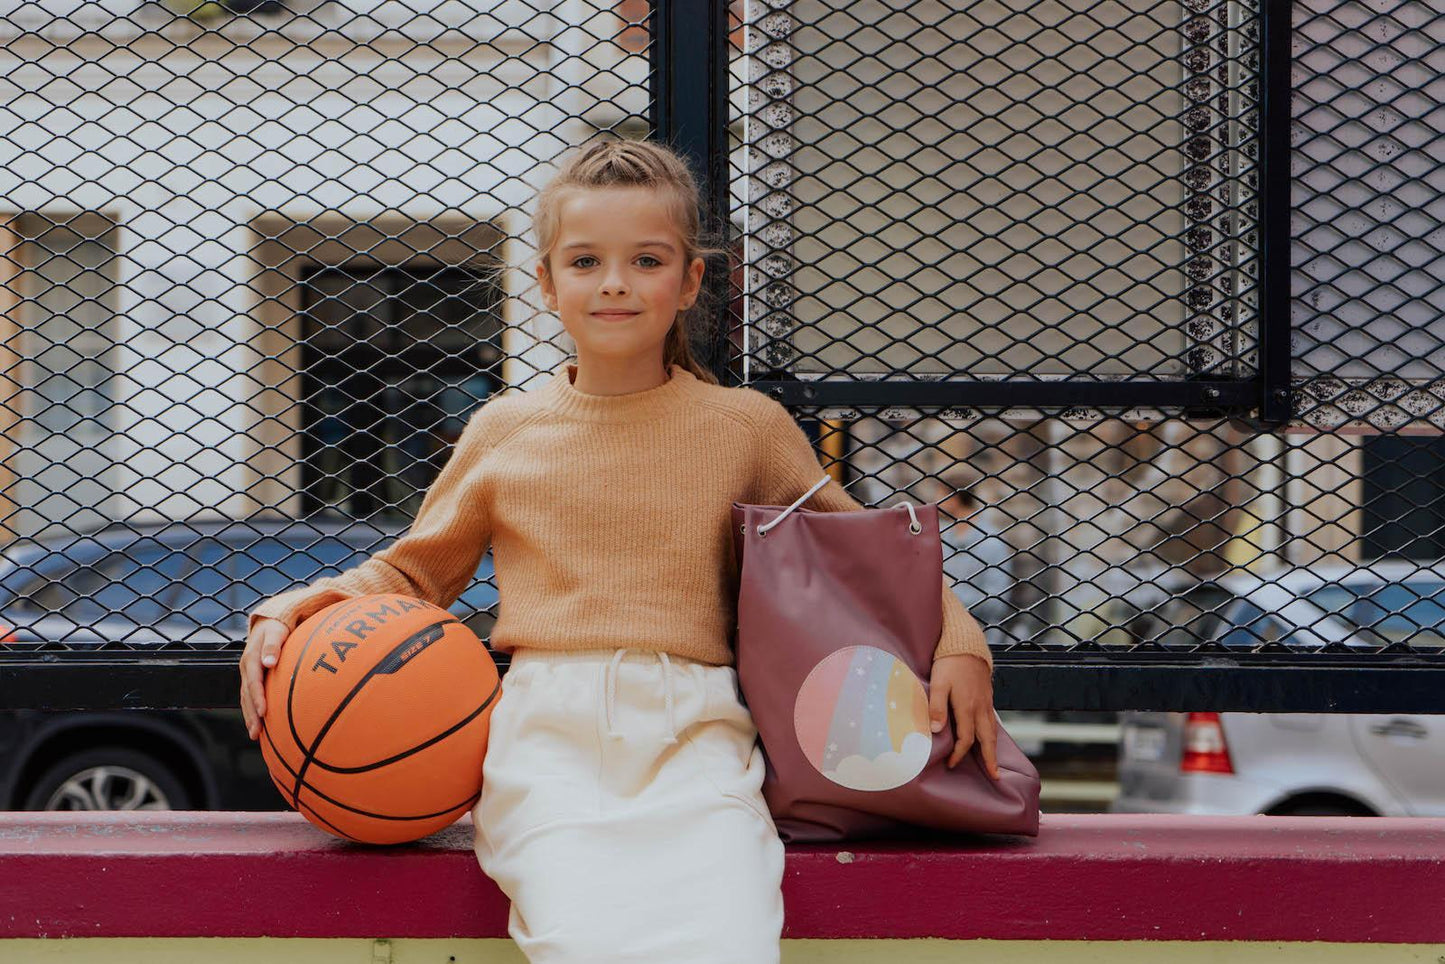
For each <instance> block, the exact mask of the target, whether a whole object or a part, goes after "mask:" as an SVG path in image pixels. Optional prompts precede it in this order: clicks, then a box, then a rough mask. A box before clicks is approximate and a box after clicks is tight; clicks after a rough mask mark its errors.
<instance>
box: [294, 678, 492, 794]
mask: <svg viewBox="0 0 1445 964" xmlns="http://www.w3.org/2000/svg"><path fill="white" fill-rule="evenodd" d="M501 691H502V681H501V679H500V678H498V680H497V682H496V683H495V684H494V685H493V686H492V692H491V693H489V694H488V695H487V698H486V699H485V700H483V701H482V705H481V706H478V707H477V708H476V709H474V710H472V712H471V713H469V714H468V715H467V716H466V717H464V718H463V719H462V720H460V721H459V722H457V723H453V724H452V725H451V726H449V727H447V728H446V729H445V730H442V731H441V732H440V733H438V734H437V735H436V736H434V737H432V738H431V739H429V740H427V741H426V742H425V743H418V744H417V745H416V746H414V747H411V748H409V749H406V750H403V751H401V752H400V753H398V754H397V755H396V756H393V757H388V758H387V759H385V760H377V761H376V762H375V763H367V764H364V765H362V766H359V767H338V766H332V765H331V764H329V763H325V762H323V761H321V760H318V759H316V758H315V757H314V756H313V757H312V759H311V765H312V766H314V767H316V769H318V770H325V771H326V772H327V773H366V772H368V771H370V770H376V769H380V768H381V767H384V766H387V765H388V764H392V763H395V762H396V761H397V760H405V759H406V758H407V757H409V756H411V755H412V754H413V753H420V752H421V751H422V750H425V749H426V748H427V747H429V746H431V745H432V744H434V743H437V742H440V741H441V740H445V739H446V738H447V737H449V736H451V735H452V734H453V733H455V732H456V731H457V730H460V729H461V728H462V727H464V726H466V725H467V724H468V723H470V722H471V721H472V720H475V719H476V718H477V717H478V716H480V715H481V714H482V712H483V711H484V710H485V709H486V708H487V707H489V706H491V705H492V703H494V702H495V701H496V699H497V694H498V693H500V692H501Z"/></svg>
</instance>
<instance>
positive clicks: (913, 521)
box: [758, 475, 923, 536]
mask: <svg viewBox="0 0 1445 964" xmlns="http://www.w3.org/2000/svg"><path fill="white" fill-rule="evenodd" d="M830 478H832V476H829V475H825V476H823V477H822V478H821V479H819V480H818V481H816V482H814V483H813V487H812V488H811V489H809V490H808V491H807V492H804V493H803V494H802V495H800V496H798V499H797V501H795V502H794V503H793V504H792V505H790V506H788V507H787V508H786V509H784V510H783V511H782V512H779V513H778V514H777V516H776V517H775V518H774V519H773V520H772V521H771V522H764V523H761V524H760V525H759V526H758V535H760V536H766V535H767V534H768V530H770V529H772V527H773V526H775V525H777V524H778V523H779V522H782V521H783V520H784V519H786V518H787V517H788V514H789V513H790V512H792V511H793V510H794V509H796V508H797V507H798V506H800V505H802V504H803V503H804V502H807V501H808V499H810V498H811V497H812V495H813V493H814V492H817V491H818V490H819V489H821V488H822V487H823V486H825V485H827V484H828V480H829V479H830ZM899 505H901V506H903V508H905V509H907V510H908V518H909V520H910V521H909V523H908V531H909V532H911V533H913V534H914V535H918V533H920V532H922V531H923V524H922V523H921V522H919V521H918V513H917V512H914V511H913V504H912V503H911V502H900V503H899ZM893 508H895V509H896V508H898V506H893Z"/></svg>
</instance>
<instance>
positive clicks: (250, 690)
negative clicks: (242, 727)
mask: <svg viewBox="0 0 1445 964" xmlns="http://www.w3.org/2000/svg"><path fill="white" fill-rule="evenodd" d="M285 641H286V625H285V623H282V622H280V621H279V620H264V621H262V622H258V623H257V624H256V627H255V631H254V632H253V633H252V634H251V636H250V638H248V639H247V640H246V649H245V651H244V652H242V653H241V664H240V671H241V715H242V718H243V719H244V720H245V723H246V735H247V736H249V737H250V738H251V739H253V740H255V739H258V738H259V737H260V735H261V727H262V725H263V724H264V721H265V717H266V686H265V675H266V670H267V669H269V668H271V667H272V666H275V665H276V660H277V659H278V658H279V656H280V651H281V645H282V644H283V643H284V642H285Z"/></svg>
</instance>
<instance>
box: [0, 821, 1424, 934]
mask: <svg viewBox="0 0 1445 964" xmlns="http://www.w3.org/2000/svg"><path fill="white" fill-rule="evenodd" d="M471 846H472V827H471V821H470V818H469V817H463V818H462V820H461V821H459V822H458V823H456V824H454V825H452V826H451V827H449V828H447V829H446V830H444V831H441V832H440V833H436V834H433V835H432V836H430V837H427V838H426V839H424V840H422V841H418V842H417V843H413V844H406V845H400V846H395V847H368V846H364V845H359V844H352V843H347V842H345V841H341V840H337V839H335V838H332V837H329V836H327V835H326V834H324V833H322V832H321V831H319V830H316V829H315V828H313V827H312V826H311V825H310V824H308V823H307V822H306V821H305V820H304V819H303V818H302V817H300V816H299V815H297V814H294V813H217V812H206V811H192V812H143V813H95V814H65V813H27V812H18V813H6V814H0V937H6V938H15V937H20V938H27V937H29V938H34V937H230V938H238V937H327V938H338V937H391V938H409V937H418V938H420V937H426V938H500V937H505V936H506V919H507V899H506V897H505V896H504V895H503V894H502V893H501V892H500V891H499V890H498V889H497V888H496V886H495V885H494V884H493V883H492V882H491V880H490V879H488V878H487V877H486V876H485V875H484V874H482V872H481V870H480V868H479V867H478V866H477V863H476V857H475V856H474V855H473V853H472V849H471ZM621 857H622V855H619V858H621ZM784 898H785V901H786V905H787V926H786V929H785V931H784V937H786V938H792V939H798V938H814V939H828V940H845V939H852V938H951V939H975V938H992V939H1001V940H1184V941H1333V942H1348V943H1363V942H1383V943H1431V942H1442V941H1445V819H1433V818H1432V819H1410V818H1367V817H1179V816H1172V815H1164V814H1137V815H1124V814H1105V815H1094V814H1089V815H1048V814H1045V815H1044V818H1043V823H1042V826H1041V828H1040V833H1039V837H1038V838H1037V839H1033V838H1020V837H990V838H983V837H979V838H970V839H968V840H959V839H957V838H954V839H951V840H948V841H946V842H945V841H929V842H922V841H920V842H901V841H894V842H889V843H879V844H869V845H857V846H851V847H848V848H846V849H840V848H838V847H819V846H793V847H790V848H789V853H788V867H787V876H786V879H785V881H784Z"/></svg>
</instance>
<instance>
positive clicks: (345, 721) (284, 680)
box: [260, 593, 502, 844]
mask: <svg viewBox="0 0 1445 964" xmlns="http://www.w3.org/2000/svg"><path fill="white" fill-rule="evenodd" d="M501 694H502V688H501V678H500V676H499V675H498V673H497V666H496V664H495V663H493V662H492V657H491V654H490V653H488V652H487V648H486V647H485V646H484V645H482V641H481V640H480V639H478V638H477V636H476V634H475V633H473V632H472V631H471V630H469V629H467V628H466V626H464V625H462V623H461V622H459V621H458V620H457V618H456V617H455V616H453V615H452V614H451V613H449V612H448V611H447V610H445V609H442V608H441V607H439V606H434V605H432V604H431V603H429V602H424V601H423V600H420V599H416V598H414V597H412V596H403V595H398V594H394V593H381V594H377V595H370V596H356V597H353V598H351V599H343V600H341V601H340V602H337V603H333V604H332V605H330V606H327V607H326V608H325V609H322V610H320V611H319V612H316V613H313V614H312V615H311V616H310V617H309V618H307V619H306V620H304V621H303V622H302V623H301V624H300V625H298V626H297V627H296V629H295V630H294V631H293V632H292V633H291V635H290V636H288V637H287V639H286V643H285V645H284V646H282V647H281V653H280V655H279V657H278V658H277V660H276V665H275V666H273V667H271V668H270V669H269V670H267V673H266V715H265V719H264V720H262V732H261V737H260V743H261V755H262V756H263V757H264V758H265V760H266V766H267V768H268V769H269V770H270V771H271V779H272V781H274V782H275V784H276V787H277V789H279V790H280V791H281V795H282V796H284V797H285V798H286V802H287V803H289V804H290V805H291V806H292V808H294V809H295V810H297V811H299V812H300V813H302V814H305V816H306V818H307V819H308V820H310V821H311V822H312V823H314V824H315V825H316V826H318V827H320V828H321V829H322V830H325V831H326V832H328V833H331V834H335V835H336V836H338V837H342V838H344V839H347V840H355V841H358V842H361V843H373V844H392V843H405V842H407V841H410V840H416V839H418V838H420V837H425V836H426V835H427V834H429V833H433V832H435V831H437V830H440V829H442V828H443V827H446V826H449V825H450V824H452V823H453V822H454V821H455V820H456V819H457V818H458V817H460V816H461V815H462V814H464V813H466V812H467V811H468V810H470V809H471V807H472V805H473V804H475V803H476V801H477V798H478V796H479V795H480V794H481V789H482V760H483V758H484V757H485V756H486V753H487V732H488V729H489V726H490V723H491V718H492V708H493V707H494V706H495V705H496V702H497V699H498V698H499V697H500V696H501Z"/></svg>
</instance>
